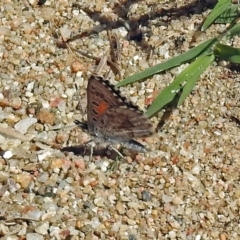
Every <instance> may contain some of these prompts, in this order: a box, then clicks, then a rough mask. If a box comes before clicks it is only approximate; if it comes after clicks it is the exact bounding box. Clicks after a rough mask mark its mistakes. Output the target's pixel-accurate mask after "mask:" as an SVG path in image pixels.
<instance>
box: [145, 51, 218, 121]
mask: <svg viewBox="0 0 240 240" xmlns="http://www.w3.org/2000/svg"><path fill="white" fill-rule="evenodd" d="M213 60H214V55H203V56H200V57H199V58H198V59H196V60H195V61H194V62H193V63H192V64H191V65H189V66H188V67H187V68H186V69H184V70H183V71H182V72H181V73H180V74H179V75H178V76H177V77H176V78H175V79H174V81H173V82H172V83H171V84H170V85H169V86H168V87H166V88H165V89H164V90H163V91H162V92H161V93H160V94H159V95H158V96H157V98H156V99H155V100H154V102H153V103H152V104H151V106H150V107H149V108H148V110H147V111H146V116H148V117H150V116H152V115H153V114H155V113H156V112H158V111H159V110H161V109H162V108H163V107H164V106H165V105H166V104H168V103H170V102H171V101H173V99H174V98H175V97H176V95H177V94H178V93H179V91H180V90H181V89H183V93H182V94H183V96H181V97H180V99H179V101H178V105H179V104H180V103H182V102H183V100H184V99H185V98H186V96H187V95H188V94H189V93H190V91H191V90H192V88H193V86H194V84H195V83H196V81H197V79H198V77H199V76H200V75H201V73H203V71H204V70H205V69H206V68H207V67H208V66H209V65H210V64H211V62H212V61H213ZM191 81H192V82H191ZM185 86H186V88H185Z"/></svg>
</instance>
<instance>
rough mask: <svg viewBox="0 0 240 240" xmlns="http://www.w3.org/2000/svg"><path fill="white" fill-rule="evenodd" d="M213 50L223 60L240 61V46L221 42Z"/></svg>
mask: <svg viewBox="0 0 240 240" xmlns="http://www.w3.org/2000/svg"><path fill="white" fill-rule="evenodd" d="M213 52H214V54H215V55H216V56H217V57H219V58H221V59H222V60H225V61H229V62H232V63H240V48H233V47H230V46H227V45H224V44H220V43H219V44H217V45H216V46H215V48H214V50H213Z"/></svg>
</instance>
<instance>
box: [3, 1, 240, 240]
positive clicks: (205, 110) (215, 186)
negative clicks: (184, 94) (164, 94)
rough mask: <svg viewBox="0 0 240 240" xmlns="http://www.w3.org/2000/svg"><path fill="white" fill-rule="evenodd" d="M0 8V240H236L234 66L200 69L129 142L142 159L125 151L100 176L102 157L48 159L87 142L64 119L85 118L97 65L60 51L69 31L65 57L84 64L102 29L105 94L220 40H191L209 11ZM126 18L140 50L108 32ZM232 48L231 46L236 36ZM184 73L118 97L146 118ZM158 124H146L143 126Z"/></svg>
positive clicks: (239, 116)
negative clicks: (139, 147)
mask: <svg viewBox="0 0 240 240" xmlns="http://www.w3.org/2000/svg"><path fill="white" fill-rule="evenodd" d="M4 2H5V5H2V6H1V11H0V19H1V24H0V43H1V44H0V54H1V59H0V61H1V72H0V89H1V92H0V150H1V157H0V197H1V201H0V236H1V239H25V237H26V239H28V240H29V239H34V240H38V239H94V240H95V239H131V240H134V239H196V240H200V239H221V240H224V239H240V220H239V208H240V183H239V168H240V161H239V160H240V154H239V150H240V135H239V131H240V129H239V126H240V124H239V122H240V104H239V100H240V99H239V98H240V97H239V89H240V81H239V78H238V72H237V70H238V69H237V68H236V67H235V66H231V65H228V64H227V63H225V62H219V63H215V64H214V65H213V66H211V67H210V68H208V69H207V71H206V72H205V73H204V75H203V76H202V77H201V79H200V80H199V82H198V84H197V85H196V87H195V89H194V91H193V92H192V94H191V96H189V97H188V98H187V99H186V100H185V102H184V104H183V105H182V106H180V107H179V108H177V109H174V110H173V111H172V112H171V114H170V116H169V118H168V119H166V121H165V123H164V125H163V126H162V127H161V128H160V129H157V133H156V134H155V135H154V136H152V137H149V138H147V139H142V140H141V141H144V142H145V143H146V144H147V145H148V147H149V148H151V149H152V151H151V152H149V153H146V154H133V153H130V152H128V153H126V154H127V157H126V160H127V161H124V160H121V161H120V162H119V165H118V168H117V170H115V171H111V170H109V169H108V168H109V167H110V166H111V164H113V163H114V157H110V155H108V154H107V156H104V153H105V152H106V151H105V150H104V152H103V153H102V154H100V156H94V157H93V159H92V160H91V161H90V160H89V156H88V155H84V154H82V155H84V156H81V154H80V155H77V154H74V153H73V152H71V151H64V152H63V151H60V150H59V149H61V148H63V147H71V146H77V145H81V144H83V143H84V142H86V141H87V140H88V139H89V135H88V134H87V133H84V132H82V131H81V129H79V128H77V127H75V125H74V123H73V121H74V119H78V120H80V121H82V120H86V111H85V110H86V86H87V81H88V78H89V76H90V75H91V72H92V71H94V69H95V67H96V64H97V63H96V61H95V60H94V59H91V58H87V57H85V56H83V55H79V54H76V52H73V53H71V52H70V51H69V49H67V48H64V47H63V46H62V45H63V44H62V43H64V42H63V40H64V41H66V40H67V39H68V38H69V37H70V36H73V35H75V34H78V33H81V36H80V37H79V38H78V39H77V40H75V41H72V42H69V45H70V46H71V47H75V48H76V49H78V50H81V51H85V52H87V53H89V54H92V55H93V56H95V57H99V56H102V55H104V54H109V39H108V36H107V31H106V30H107V27H106V26H107V25H108V26H110V25H111V27H110V28H109V29H110V31H111V33H113V34H115V35H116V36H118V39H119V42H120V45H121V60H120V61H119V63H118V68H119V69H120V72H118V73H114V71H112V68H111V67H110V66H109V65H108V66H106V67H105V68H104V70H103V74H105V73H108V72H110V74H109V79H110V81H111V82H112V83H113V84H115V83H117V81H119V80H120V79H121V78H125V77H127V76H130V75H132V74H134V73H137V72H139V71H141V70H143V69H145V68H147V67H149V66H153V65H155V64H157V63H160V62H163V61H165V60H166V59H169V58H171V57H172V56H176V55H178V54H180V53H183V52H185V51H187V50H188V49H190V48H191V47H192V46H196V45H198V44H199V43H200V42H201V41H202V40H205V39H207V38H209V37H211V36H215V35H216V34H219V33H221V32H222V31H223V30H224V29H225V26H224V25H214V26H213V27H212V28H210V29H209V30H207V32H206V33H204V34H202V35H200V36H199V37H198V38H193V36H194V33H195V31H197V29H198V27H199V26H200V24H201V22H202V20H203V18H204V17H205V16H206V15H207V14H208V13H209V12H210V10H211V7H212V6H213V5H210V3H211V1H206V2H207V3H206V2H205V1H202V2H205V3H201V2H200V1H196V2H194V1H182V2H181V1H169V2H166V1H160V0H147V1H135V2H134V3H130V1H128V3H127V1H126V0H125V1H124V0H122V1H121V3H120V4H118V2H120V1H117V0H115V1H109V2H107V1H103V0H92V1H86V0H79V1H77V2H75V1H72V0H69V1H67V0H60V1H53V0H47V2H46V3H44V5H42V6H40V5H38V4H37V1H35V0H29V1H26V0H23V1H16V0H15V1H10V0H5V1H4ZM158 2H159V3H158ZM213 2H214V1H213ZM126 12H127V13H126ZM126 15H127V16H128V19H129V20H130V21H132V22H134V21H137V20H138V19H139V18H142V19H144V20H143V21H142V32H143V35H144V36H143V40H142V41H141V43H139V42H136V41H130V40H128V38H127V34H128V32H127V30H126V29H125V28H124V27H123V26H121V25H119V23H118V22H117V19H118V17H119V16H120V17H123V18H126ZM232 44H233V45H235V46H239V45H240V42H239V38H234V39H233V41H232ZM150 48H152V49H153V51H152V54H151V55H150V57H149V49H150ZM148 57H149V58H148ZM186 66H187V65H184V66H180V67H178V68H174V69H172V70H170V71H167V72H165V73H162V74H160V75H156V76H154V77H153V78H149V79H147V80H146V81H143V82H141V83H135V84H133V85H131V86H125V87H121V88H120V90H121V91H122V93H123V95H125V96H127V97H128V98H129V99H131V100H132V101H133V102H134V103H135V104H136V105H138V106H139V107H140V108H142V109H146V108H147V106H148V105H149V104H150V103H151V102H152V100H153V99H154V98H155V97H156V96H157V94H158V93H159V92H160V91H161V90H163V89H164V87H166V86H167V85H168V84H169V83H170V82H171V81H172V79H173V78H174V77H175V76H176V75H177V74H179V73H180V72H181V71H182V69H184V68H185V67H186ZM234 67H235V69H233V68H234ZM78 102H81V105H82V106H81V108H77V105H78ZM76 108H77V109H76ZM162 115H163V112H160V113H159V114H158V115H157V116H154V117H153V118H152V119H151V121H152V122H153V124H154V125H155V126H157V125H158V122H159V121H160V119H161V116H162ZM77 149H79V152H80V153H83V152H82V150H83V149H81V147H79V148H77ZM95 155H96V154H95ZM110 158H112V159H113V160H111V159H110Z"/></svg>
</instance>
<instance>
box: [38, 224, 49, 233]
mask: <svg viewBox="0 0 240 240" xmlns="http://www.w3.org/2000/svg"><path fill="white" fill-rule="evenodd" d="M48 229H49V223H48V222H44V223H42V224H40V225H39V226H37V227H36V228H35V231H36V232H37V233H39V234H42V235H47V234H48Z"/></svg>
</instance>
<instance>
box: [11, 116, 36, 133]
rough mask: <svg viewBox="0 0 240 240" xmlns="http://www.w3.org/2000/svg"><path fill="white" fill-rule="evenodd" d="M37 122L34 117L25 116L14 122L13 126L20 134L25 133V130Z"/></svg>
mask: <svg viewBox="0 0 240 240" xmlns="http://www.w3.org/2000/svg"><path fill="white" fill-rule="evenodd" d="M36 122H37V119H36V118H31V117H28V118H25V119H22V120H20V121H19V122H18V123H16V124H15V126H14V128H15V129H16V130H17V131H19V132H20V133H22V134H25V133H26V132H27V130H28V129H29V128H30V127H31V126H32V125H33V124H35V123H36Z"/></svg>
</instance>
